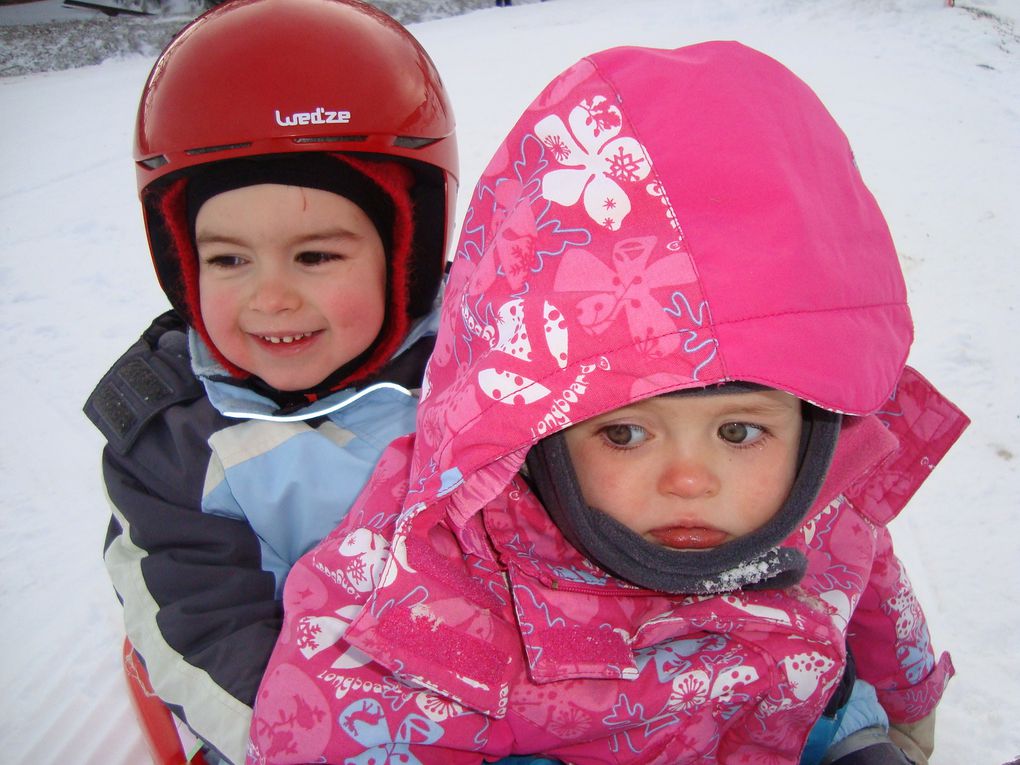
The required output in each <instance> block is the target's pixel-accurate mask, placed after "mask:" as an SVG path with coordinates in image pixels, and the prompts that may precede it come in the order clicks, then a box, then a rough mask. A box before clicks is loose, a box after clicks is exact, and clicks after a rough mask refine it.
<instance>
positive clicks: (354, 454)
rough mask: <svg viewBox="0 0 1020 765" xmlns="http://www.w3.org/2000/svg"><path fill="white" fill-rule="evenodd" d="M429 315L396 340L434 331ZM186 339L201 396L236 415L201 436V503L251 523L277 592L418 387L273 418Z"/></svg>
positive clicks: (367, 471)
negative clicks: (205, 439)
mask: <svg viewBox="0 0 1020 765" xmlns="http://www.w3.org/2000/svg"><path fill="white" fill-rule="evenodd" d="M431 319H432V317H430V319H429V320H424V321H422V322H419V324H418V325H417V326H416V327H415V328H414V330H413V331H412V332H411V334H410V336H409V337H408V339H407V341H406V342H405V347H406V346H409V345H411V344H413V343H414V342H415V341H417V340H418V339H419V338H420V337H422V336H423V335H425V334H429V333H431V332H432V331H434V320H431ZM190 345H191V358H192V366H193V368H194V370H195V373H196V375H198V376H199V379H201V380H202V382H203V384H204V385H205V389H206V392H207V394H208V396H209V400H210V401H211V402H212V403H213V405H214V406H215V407H216V408H217V409H218V410H219V411H220V412H221V413H222V414H224V415H225V416H227V417H230V418H232V419H235V418H236V419H237V420H238V424H237V425H234V426H231V427H228V428H224V429H223V430H220V431H218V432H216V433H214V434H213V435H212V436H211V437H210V438H209V445H210V447H211V448H212V456H211V458H210V462H209V469H208V473H207V475H206V482H205V486H204V489H203V499H202V510H203V511H204V512H207V513H213V514H216V515H222V516H227V517H230V518H236V519H239V520H243V521H244V522H246V523H247V524H249V525H250V526H251V528H252V529H253V530H254V531H255V533H256V535H257V536H258V538H259V541H260V544H261V547H262V567H263V568H264V569H265V570H267V571H270V572H271V573H272V574H273V575H274V577H275V579H276V595H277V597H281V596H282V592H283V585H284V582H285V581H286V578H287V574H288V572H289V571H290V568H291V566H293V565H294V563H295V562H296V561H297V559H298V558H299V557H301V555H303V554H304V553H305V552H307V551H308V550H309V549H311V547H313V546H314V545H315V544H316V543H318V542H319V541H321V540H322V538H323V537H325V536H326V535H327V534H329V532H331V531H332V530H333V529H334V528H335V527H336V526H337V525H338V524H339V522H340V520H341V519H342V518H343V517H344V516H345V515H346V514H347V512H348V510H350V507H351V505H352V504H353V503H354V500H355V499H356V498H357V496H358V494H359V493H360V491H361V489H362V487H363V486H364V485H365V483H366V482H367V481H368V478H369V476H370V475H371V474H372V471H373V469H374V468H375V464H376V462H377V461H378V459H379V456H380V455H381V454H382V452H383V450H384V449H385V448H386V447H387V446H388V445H389V443H390V442H391V441H393V440H394V439H395V438H398V437H400V436H402V435H405V434H407V433H410V432H412V431H413V430H414V427H415V412H416V409H417V404H418V395H417V391H411V390H408V389H406V388H403V387H401V386H399V385H397V384H395V383H390V382H385V383H379V384H377V385H370V386H368V387H366V388H364V389H362V390H359V391H356V392H354V391H351V390H341V391H338V392H336V393H334V394H332V395H330V396H327V397H325V398H323V399H321V400H319V401H316V402H314V403H313V404H310V405H309V406H308V407H306V408H305V409H301V410H299V411H298V412H296V413H292V414H289V415H285V416H280V415H276V414H274V412H276V411H277V409H278V407H277V405H276V404H275V403H274V402H273V401H271V400H270V399H268V398H266V397H263V396H261V395H259V394H258V393H256V392H254V391H252V390H250V389H248V388H244V387H238V386H235V385H231V384H229V383H225V382H220V381H217V380H216V379H214V378H215V377H217V376H222V375H224V374H225V371H224V370H223V369H222V367H220V366H219V365H218V364H217V363H216V362H215V360H214V359H213V358H212V356H211V354H210V353H209V351H208V349H207V348H206V347H205V346H204V344H203V343H202V342H201V340H200V339H199V338H198V337H197V336H196V335H195V334H194V333H192V335H191V337H190ZM401 350H403V349H401Z"/></svg>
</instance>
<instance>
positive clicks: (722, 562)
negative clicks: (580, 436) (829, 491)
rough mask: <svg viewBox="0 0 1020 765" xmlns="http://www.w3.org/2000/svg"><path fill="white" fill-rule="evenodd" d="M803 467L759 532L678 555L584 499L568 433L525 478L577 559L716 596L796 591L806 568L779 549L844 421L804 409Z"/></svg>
mask: <svg viewBox="0 0 1020 765" xmlns="http://www.w3.org/2000/svg"><path fill="white" fill-rule="evenodd" d="M803 410H804V415H803V417H804V426H803V428H802V430H801V460H800V467H799V469H798V471H797V476H796V478H795V479H794V482H793V486H792V487H791V489H790V494H789V496H788V497H787V498H786V501H785V502H784V503H783V506H782V507H781V508H780V509H779V511H778V512H777V513H776V514H775V515H774V516H773V517H772V518H771V519H770V520H769V521H768V522H767V523H766V524H765V525H764V526H762V527H761V528H759V529H757V530H756V531H753V532H751V533H750V534H746V535H744V536H742V537H738V538H737V539H733V540H731V541H729V542H726V543H725V544H722V545H719V546H718V547H715V548H713V549H710V550H673V549H670V548H667V547H663V546H661V545H657V544H654V543H652V542H649V541H648V540H646V539H644V538H643V537H642V536H640V535H639V534H637V533H635V532H633V531H631V530H630V529H629V528H627V527H626V526H624V525H623V524H622V523H620V522H618V521H616V520H615V519H613V518H611V517H610V516H609V515H608V514H606V513H604V512H602V511H600V510H598V509H596V508H593V507H591V506H590V505H589V504H588V503H587V502H586V501H585V499H584V496H583V495H582V493H581V487H580V484H579V483H578V481H577V475H576V473H575V472H574V466H573V463H572V462H571V459H570V452H569V451H568V449H567V444H566V439H565V438H564V436H563V433H562V432H560V433H556V434H555V435H552V436H549V437H548V438H544V439H542V440H541V441H539V442H538V443H537V444H535V445H534V446H533V447H532V449H531V451H530V452H529V453H528V457H527V467H528V474H529V476H530V478H531V481H532V483H533V485H534V487H535V490H536V493H537V494H538V497H539V499H540V500H541V501H542V503H543V505H544V506H545V508H546V510H547V511H548V513H549V516H550V517H551V518H552V520H553V522H554V523H555V524H556V526H557V527H558V528H559V529H560V531H561V532H562V533H563V536H564V537H566V539H567V541H569V542H570V543H571V544H572V545H573V546H574V547H575V548H576V549H577V550H578V551H579V552H581V553H582V554H583V555H585V557H587V558H588V559H589V560H591V561H593V562H594V563H597V564H598V565H599V566H601V567H602V568H603V569H605V570H606V571H608V572H609V573H611V574H613V575H615V576H617V577H619V578H620V579H623V580H625V581H628V582H630V583H631V584H635V585H637V586H639V587H644V588H646V589H649V590H654V591H657V592H666V593H670V594H678V595H679V594H683V595H713V594H718V593H723V592H731V591H733V590H739V589H766V588H768V589H781V588H783V587H789V586H791V585H793V584H796V583H797V582H799V581H800V579H801V578H802V577H803V575H804V571H805V570H806V566H807V561H806V560H805V558H804V556H803V555H802V554H801V553H800V552H799V551H798V550H795V549H793V548H786V547H780V544H781V543H782V541H783V540H784V539H786V538H787V537H788V536H789V535H790V534H791V533H792V532H793V531H794V530H795V529H796V528H797V527H798V526H799V525H800V524H801V523H802V522H803V519H804V517H805V516H806V514H807V512H808V511H809V510H810V508H811V505H812V504H813V503H814V501H815V498H816V497H817V495H818V492H819V490H820V489H821V487H822V483H823V481H824V480H825V475H826V473H827V472H828V468H829V463H830V462H831V460H832V454H833V452H834V451H835V448H836V441H837V439H838V437H839V426H840V415H838V414H835V413H833V412H828V411H826V410H824V409H819V408H818V407H815V406H812V405H809V404H804V405H803Z"/></svg>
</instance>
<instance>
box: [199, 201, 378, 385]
mask: <svg viewBox="0 0 1020 765" xmlns="http://www.w3.org/2000/svg"><path fill="white" fill-rule="evenodd" d="M195 241H196V244H197V246H198V261H199V270H198V283H199V298H200V302H201V310H202V321H203V322H204V323H205V326H206V330H207V331H208V332H209V337H210V339H211V340H212V342H213V344H214V345H215V346H216V347H217V348H218V349H219V351H220V353H222V354H223V355H224V356H226V357H227V359H229V360H230V361H231V362H232V363H233V364H236V365H237V366H238V367H240V368H241V369H244V370H245V371H247V372H251V373H252V374H254V375H256V376H258V377H261V378H262V379H263V380H264V381H265V382H267V383H268V384H269V385H271V386H272V387H274V388H276V389H277V390H284V391H294V390H304V389H305V388H311V387H313V386H315V385H317V384H318V383H320V382H322V381H323V380H324V379H325V378H326V377H327V376H328V375H330V374H332V373H333V372H334V371H335V370H336V369H338V368H339V367H341V366H343V365H344V364H346V363H347V362H348V361H351V360H352V359H354V358H356V357H357V356H358V355H360V354H361V353H362V352H363V351H364V350H366V349H367V348H368V347H369V346H370V345H371V344H372V342H373V341H374V340H375V338H376V335H378V334H379V330H380V329H381V328H382V324H383V319H384V318H385V315H386V256H385V253H384V250H383V245H382V241H381V240H380V239H379V234H378V233H377V232H376V230H375V226H374V225H373V224H372V221H371V220H370V219H369V218H368V216H367V215H365V213H364V211H363V210H362V209H361V208H360V207H358V206H357V205H356V204H354V203H353V202H351V201H350V200H349V199H346V198H345V197H342V196H339V195H338V194H333V193H331V192H328V191H322V190H320V189H310V188H302V187H298V186H281V185H277V184H261V185H257V186H246V187H244V188H240V189H235V190H233V191H227V192H224V193H223V194H219V195H217V196H214V197H212V198H211V199H210V200H209V201H208V202H206V203H205V204H204V205H202V207H201V209H200V210H199V211H198V216H197V218H196V220H195Z"/></svg>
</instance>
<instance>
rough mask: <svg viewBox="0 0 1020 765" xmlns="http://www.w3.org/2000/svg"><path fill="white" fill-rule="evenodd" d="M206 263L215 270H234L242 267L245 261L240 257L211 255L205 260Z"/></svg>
mask: <svg viewBox="0 0 1020 765" xmlns="http://www.w3.org/2000/svg"><path fill="white" fill-rule="evenodd" d="M204 262H205V264H206V265H207V266H213V267H214V268H233V267H235V266H239V265H241V263H243V262H244V260H243V259H242V258H241V256H239V255H211V256H210V257H208V258H205V260H204Z"/></svg>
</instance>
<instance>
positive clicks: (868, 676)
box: [847, 527, 954, 723]
mask: <svg viewBox="0 0 1020 765" xmlns="http://www.w3.org/2000/svg"><path fill="white" fill-rule="evenodd" d="M847 641H848V643H849V645H850V649H851V650H852V651H853V653H854V657H855V659H856V660H857V673H858V676H859V677H861V678H862V679H864V680H867V681H868V682H869V683H871V684H872V685H874V686H875V690H876V691H877V692H878V699H879V702H880V703H881V704H882V707H883V708H884V709H885V711H886V713H887V714H888V715H889V719H890V720H891V721H892V722H893V723H912V722H916V721H917V720H920V719H921V718H923V717H925V716H926V715H928V714H930V713H931V712H932V711H933V710H934V709H935V706H936V705H937V704H938V702H939V699H941V697H942V692H943V690H944V689H945V686H946V683H948V682H949V679H950V678H951V677H952V676H953V671H954V670H953V664H952V661H951V660H950V658H949V655H948V654H942V656H941V657H940V658H939V659H938V660H937V661H936V658H935V654H934V651H933V650H932V646H931V639H930V637H929V634H928V625H927V622H926V621H925V618H924V612H923V611H922V610H921V606H920V604H919V603H918V601H917V597H916V596H915V594H914V590H913V587H912V586H911V584H910V580H909V578H908V577H907V573H906V571H905V570H904V567H903V564H902V563H901V562H900V560H899V559H898V558H897V557H896V556H895V554H894V553H893V547H892V539H891V538H890V535H889V531H888V529H886V528H884V527H880V528H879V529H878V538H877V539H876V556H875V562H874V564H873V566H872V570H871V577H870V579H869V581H868V586H867V587H866V588H865V590H864V592H863V594H862V595H861V601H860V603H859V604H858V606H857V609H856V610H855V611H854V614H853V616H852V617H851V619H850V624H849V628H848V633H847Z"/></svg>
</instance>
